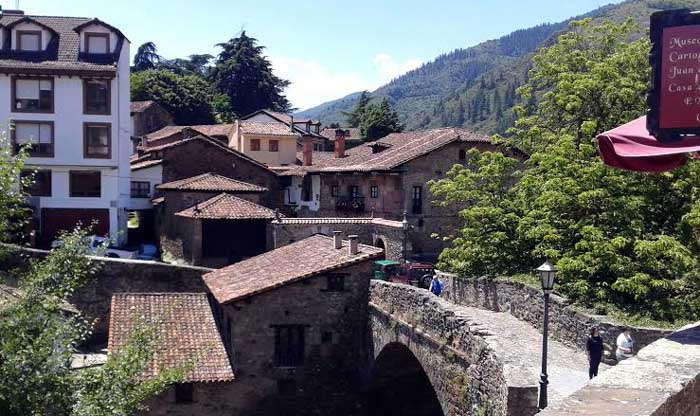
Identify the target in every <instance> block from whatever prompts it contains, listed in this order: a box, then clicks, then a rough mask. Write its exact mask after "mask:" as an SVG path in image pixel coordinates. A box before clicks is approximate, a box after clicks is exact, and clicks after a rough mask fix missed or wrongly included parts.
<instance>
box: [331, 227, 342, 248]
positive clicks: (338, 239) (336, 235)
mask: <svg viewBox="0 0 700 416" xmlns="http://www.w3.org/2000/svg"><path fill="white" fill-rule="evenodd" d="M342 234H343V232H342V231H333V247H334V248H335V249H336V250H339V249H341V248H342V247H343V237H342Z"/></svg>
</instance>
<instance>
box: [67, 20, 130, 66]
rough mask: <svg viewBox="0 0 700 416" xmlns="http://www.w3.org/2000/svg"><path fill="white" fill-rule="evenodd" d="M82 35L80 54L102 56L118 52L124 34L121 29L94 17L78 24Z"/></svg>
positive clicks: (77, 29) (78, 29) (79, 32)
mask: <svg viewBox="0 0 700 416" xmlns="http://www.w3.org/2000/svg"><path fill="white" fill-rule="evenodd" d="M73 30H75V31H76V32H78V35H79V36H80V55H81V56H84V57H100V56H109V55H115V54H118V53H119V51H120V49H121V43H122V42H123V41H124V35H123V34H122V32H121V31H119V29H117V28H115V27H114V26H111V25H109V24H107V23H105V22H103V21H101V20H100V19H97V18H94V19H91V20H88V21H87V22H85V23H83V24H81V25H79V26H76V27H75V28H74V29H73Z"/></svg>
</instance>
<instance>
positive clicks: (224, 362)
mask: <svg viewBox="0 0 700 416" xmlns="http://www.w3.org/2000/svg"><path fill="white" fill-rule="evenodd" d="M142 323H145V324H149V323H150V324H153V325H156V327H157V331H158V334H159V335H160V337H159V338H158V341H157V345H156V346H155V354H154V358H153V360H152V361H151V363H150V365H149V368H148V369H147V370H146V372H145V374H144V376H145V377H146V378H147V379H148V378H153V377H156V376H157V375H158V374H159V371H160V369H161V368H182V367H183V366H191V367H192V368H191V369H190V370H189V371H188V372H187V374H186V375H185V381H188V382H215V381H230V380H233V370H232V369H231V364H230V362H229V359H228V355H227V353H226V350H225V349H224V344H223V342H222V341H221V335H220V334H219V331H218V329H217V326H216V322H215V321H214V315H213V314H212V311H211V307H210V305H209V299H208V297H207V294H205V293H117V294H114V295H113V296H112V309H111V311H110V322H109V343H108V348H109V353H110V354H115V353H119V350H120V349H121V348H123V347H124V346H125V345H126V344H127V343H128V342H129V339H130V337H131V335H132V334H133V333H134V331H135V330H136V329H137V328H138V326H139V325H140V324H142Z"/></svg>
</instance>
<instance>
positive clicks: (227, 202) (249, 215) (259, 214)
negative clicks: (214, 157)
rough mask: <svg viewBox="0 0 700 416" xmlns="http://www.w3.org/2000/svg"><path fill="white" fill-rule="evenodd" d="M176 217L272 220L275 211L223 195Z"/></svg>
mask: <svg viewBox="0 0 700 416" xmlns="http://www.w3.org/2000/svg"><path fill="white" fill-rule="evenodd" d="M175 215H177V216H179V217H187V218H197V219H205V220H272V219H274V218H275V211H273V210H271V209H270V208H266V207H264V206H262V205H258V204H256V203H254V202H250V201H247V200H245V199H242V198H238V197H236V196H233V195H231V194H221V195H217V196H215V197H213V198H210V199H208V200H206V201H204V202H202V203H199V204H197V205H195V206H192V207H190V208H187V209H185V210H182V211H180V212H178V213H176V214H175Z"/></svg>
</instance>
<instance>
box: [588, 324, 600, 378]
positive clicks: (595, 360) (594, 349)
mask: <svg viewBox="0 0 700 416" xmlns="http://www.w3.org/2000/svg"><path fill="white" fill-rule="evenodd" d="M586 352H587V353H588V377H589V378H593V377H595V376H597V375H598V367H599V366H600V360H602V359H603V338H601V337H600V334H599V333H598V328H596V327H593V328H591V334H590V335H589V336H588V341H586Z"/></svg>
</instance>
